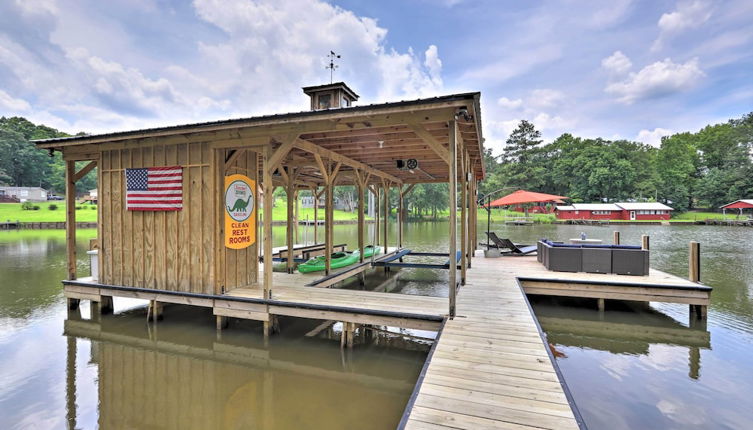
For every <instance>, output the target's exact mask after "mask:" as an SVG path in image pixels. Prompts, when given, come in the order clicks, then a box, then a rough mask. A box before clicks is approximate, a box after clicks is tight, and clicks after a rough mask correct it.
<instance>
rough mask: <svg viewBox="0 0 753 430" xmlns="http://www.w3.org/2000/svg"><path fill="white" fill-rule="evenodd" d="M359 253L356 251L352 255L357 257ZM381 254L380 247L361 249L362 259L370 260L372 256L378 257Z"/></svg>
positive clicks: (370, 246)
mask: <svg viewBox="0 0 753 430" xmlns="http://www.w3.org/2000/svg"><path fill="white" fill-rule="evenodd" d="M360 253H361V250H359V249H356V250H355V251H353V254H355V255H356V257H358V255H359V254H360ZM381 253H382V247H381V246H372V245H368V246H364V247H363V258H371V256H372V255H379V254H381Z"/></svg>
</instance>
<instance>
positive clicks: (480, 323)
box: [401, 253, 711, 429]
mask: <svg viewBox="0 0 753 430" xmlns="http://www.w3.org/2000/svg"><path fill="white" fill-rule="evenodd" d="M476 255H477V257H480V256H481V255H482V254H480V253H477V254H476ZM710 293H711V288H710V287H707V286H705V285H701V284H699V283H695V282H691V281H689V280H685V279H682V278H679V277H676V276H673V275H669V274H667V273H664V272H661V271H658V270H654V269H652V270H651V271H650V273H649V275H648V276H625V275H613V274H590V273H567V272H551V271H548V270H546V268H544V266H543V265H542V264H541V263H538V262H537V261H536V257H507V258H496V259H486V258H474V259H473V269H472V270H470V271H468V275H467V281H466V285H465V286H463V287H461V288H460V290H459V292H458V297H457V316H456V318H455V319H452V320H448V321H446V322H445V324H444V326H443V328H442V331H441V332H440V334H439V336H438V339H437V341H436V343H435V347H434V349H433V350H432V352H431V353H430V356H429V358H428V359H427V362H426V366H425V367H424V371H423V372H422V374H421V377H420V379H419V381H418V383H417V384H416V390H415V391H414V396H413V397H412V398H411V402H410V404H409V405H408V407H407V408H406V412H405V414H404V416H403V421H402V422H401V428H405V429H442V428H462V429H480V428H547V429H563V428H578V427H585V424H584V422H583V420H582V419H581V417H580V414H579V412H578V409H577V407H576V405H575V404H574V402H573V400H572V398H571V396H570V393H569V391H568V389H567V385H566V383H565V381H564V379H563V378H562V376H561V374H560V372H559V369H558V367H557V362H556V361H555V359H554V357H553V356H552V352H551V350H550V348H549V343H548V341H547V338H546V334H544V333H543V331H542V330H541V327H540V325H539V323H538V320H537V319H536V317H535V315H534V314H533V311H532V310H531V308H530V306H529V304H528V299H527V297H526V294H544V295H558V296H567V297H590V298H596V299H600V300H605V299H616V300H637V301H661V302H670V303H687V304H691V305H698V306H701V305H703V306H704V308H705V306H706V305H707V304H708V302H709V298H710ZM600 306H603V302H602V303H601V304H600ZM602 309H603V308H602Z"/></svg>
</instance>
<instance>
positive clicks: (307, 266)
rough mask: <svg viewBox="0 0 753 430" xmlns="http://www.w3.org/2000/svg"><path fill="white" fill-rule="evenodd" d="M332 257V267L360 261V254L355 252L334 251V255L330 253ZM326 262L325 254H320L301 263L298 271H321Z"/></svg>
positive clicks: (336, 267)
mask: <svg viewBox="0 0 753 430" xmlns="http://www.w3.org/2000/svg"><path fill="white" fill-rule="evenodd" d="M330 258H331V262H330V265H329V267H330V268H332V269H339V268H341V267H345V266H350V265H351V264H353V263H357V262H358V254H356V253H355V252H333V253H332V255H330ZM324 264H325V263H324V256H323V255H320V256H318V257H314V258H312V259H310V260H309V261H307V262H305V263H301V264H299V265H298V271H299V272H301V273H309V272H319V271H322V270H324Z"/></svg>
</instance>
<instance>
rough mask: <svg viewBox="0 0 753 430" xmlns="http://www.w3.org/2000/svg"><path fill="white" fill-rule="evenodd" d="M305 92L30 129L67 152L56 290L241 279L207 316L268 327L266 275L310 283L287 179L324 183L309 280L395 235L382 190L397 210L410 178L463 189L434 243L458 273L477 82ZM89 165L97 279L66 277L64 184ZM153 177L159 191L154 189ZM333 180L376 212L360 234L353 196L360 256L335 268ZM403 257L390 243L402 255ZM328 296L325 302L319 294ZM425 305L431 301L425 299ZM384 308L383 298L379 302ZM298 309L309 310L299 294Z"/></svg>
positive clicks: (272, 282) (478, 140) (478, 148)
mask: <svg viewBox="0 0 753 430" xmlns="http://www.w3.org/2000/svg"><path fill="white" fill-rule="evenodd" d="M303 91H304V93H305V94H306V95H308V96H309V97H310V109H309V110H306V111H302V112H297V113H289V114H275V115H265V116H258V117H250V118H242V119H233V120H225V121H215V122H205V123H198V124H187V125H181V126H174V127H161V128H153V129H144V130H135V131H126V132H115V133H106V134H98V135H85V136H75V137H69V138H58V139H48V140H41V141H37V142H36V144H37V146H38V147H39V148H43V149H46V150H49V151H50V152H53V151H58V152H61V153H62V155H63V159H64V160H65V162H66V184H67V191H68V192H67V196H66V207H67V220H68V223H67V242H68V245H67V246H68V282H67V285H66V286H65V288H66V294H67V296H68V297H69V298H70V299H71V300H77V299H81V298H83V299H86V298H92V299H97V300H99V298H98V297H94V294H96V295H97V296H101V298H102V300H104V301H105V302H108V301H109V296H110V293H104V290H101V288H103V286H107V287H112V288H111V289H110V290H108V291H110V292H114V291H116V290H117V291H121V292H122V291H126V290H130V291H132V295H136V296H138V295H140V296H142V297H153V294H152V293H150V292H157V293H160V294H163V296H164V297H163V300H162V301H167V302H170V301H172V302H176V303H199V302H202V300H204V301H206V300H209V299H210V298H214V297H227V296H228V295H230V294H233V293H238V292H239V291H241V292H243V294H244V295H245V296H247V298H250V299H252V300H257V302H258V303H257V305H255V306H250V305H249V306H246V307H245V308H244V312H233V311H230V310H228V311H221V312H219V313H216V314H217V315H218V318H219V317H221V316H241V315H243V316H245V317H248V318H251V319H259V320H262V321H265V327H266V326H267V323H269V322H270V315H273V313H271V312H270V309H269V307H268V302H266V301H267V300H270V299H272V298H273V297H281V296H280V295H275V294H274V292H275V288H276V286H287V287H290V288H305V286H306V285H307V284H310V283H311V281H310V279H302V278H300V277H297V276H300V275H299V274H293V273H292V272H294V263H295V260H296V257H301V256H303V255H305V256H311V255H317V254H316V252H314V253H313V254H312V253H311V252H312V251H311V250H310V249H308V250H307V251H309V252H308V253H306V254H304V253H303V251H301V252H299V251H297V250H296V249H295V247H296V243H295V227H294V225H295V224H297V223H296V222H295V219H294V213H295V211H294V208H293V207H292V206H293V202H294V201H295V198H296V196H297V194H298V192H299V191H301V190H309V191H311V192H312V193H313V194H315V195H316V196H317V197H320V196H322V195H323V196H324V207H323V208H322V210H323V211H324V214H325V224H324V227H323V228H324V230H325V234H324V236H325V240H324V243H323V244H321V246H320V248H319V249H318V250H317V252H318V253H319V254H320V255H324V256H325V260H326V270H325V274H326V275H335V276H334V278H332V279H328V280H327V281H326V282H324V283H320V284H318V286H320V287H321V286H327V285H331V284H332V283H334V282H336V281H338V280H341V279H344V278H347V277H349V276H354V275H356V274H358V273H359V271H361V272H362V271H363V270H365V269H366V265H364V264H363V261H364V257H363V255H364V252H363V251H364V247H365V246H366V245H368V244H376V245H379V246H381V247H382V248H383V249H384V250H385V253H384V256H383V257H389V256H391V255H395V254H397V253H398V252H399V251H400V248H401V247H402V220H401V219H400V217H397V220H396V221H395V223H396V224H397V225H396V226H394V225H392V226H391V225H389V219H390V217H389V213H390V210H391V208H390V207H389V206H390V203H389V198H388V196H389V192H390V190H397V195H398V196H399V203H398V206H399V207H398V212H400V210H399V209H400V208H401V207H402V202H403V197H404V196H405V195H406V194H407V193H409V192H410V191H411V189H412V188H413V186H414V185H415V184H417V183H436V182H444V183H449V190H450V195H460V201H461V202H463V203H462V204H461V205H460V206H461V210H460V211H461V214H460V216H459V217H460V218H462V219H461V220H460V223H459V226H458V227H456V222H455V220H456V218H457V217H458V216H457V215H456V210H455V208H457V203H456V201H457V200H456V199H455V198H452V199H449V203H450V221H451V222H450V223H449V237H450V238H451V240H450V243H449V245H448V249H447V250H446V251H444V253H443V255H445V256H446V258H447V259H448V260H453V263H454V260H455V258H450V257H449V256H453V257H454V256H456V255H457V258H458V260H459V261H458V263H459V267H460V269H459V271H460V275H459V276H458V275H456V270H450V274H449V280H450V285H455V284H457V283H458V281H460V280H462V279H464V276H465V270H466V269H467V267H468V261H469V258H470V255H471V254H472V252H473V251H474V249H475V247H474V246H473V244H474V242H475V241H474V240H472V239H471V238H472V237H475V228H474V226H475V225H476V223H475V213H476V210H475V207H476V201H475V200H476V199H475V198H473V197H472V196H475V194H476V184H477V181H479V180H481V179H483V177H484V165H483V161H482V154H483V145H482V142H483V137H482V133H481V120H480V108H479V97H480V94H479V93H464V94H452V95H447V96H441V97H434V98H429V99H419V100H412V101H400V102H395V103H381V104H372V105H366V106H355V105H354V104H355V102H356V101H357V99H358V95H357V94H356V93H355V92H354V91H353V90H351V89H350V88H349V87H348V86H347V85H346V84H344V83H342V82H340V83H334V84H328V85H321V86H314V87H306V88H304V89H303ZM94 167H97V168H98V170H97V177H98V190H97V193H98V203H99V208H100V211H99V219H98V227H97V242H98V253H99V255H98V259H99V273H98V278H97V279H96V281H93V280H92V279H88V281H89V282H94V285H96V286H99V287H100V290H91V289H87V286H86V285H83V283H82V282H80V280H79V282H78V283H76V282H74V281H75V280H77V278H78V277H79V273H78V272H77V268H76V259H77V255H76V248H75V234H76V231H75V210H74V209H75V201H74V197H75V193H74V192H73V190H74V185H75V182H76V181H77V180H78V179H80V178H82V177H83V176H84V175H85V174H86V173H88V172H89V171H91V170H92V169H93V168H94ZM147 183H148V184H149V185H147ZM153 185H154V186H157V187H163V188H161V189H163V190H164V191H161V192H160V191H154V190H153V189H151V187H152V186H153ZM339 185H352V186H355V187H356V189H357V194H358V196H361V197H363V196H364V193H367V192H369V193H372V194H373V195H374V196H375V197H376V199H375V200H376V201H377V202H379V203H378V206H379V207H380V211H379V212H378V214H377V217H378V218H381V219H377V221H378V222H377V226H378V227H377V234H376V235H375V236H376V237H367V236H366V229H365V228H364V225H365V222H364V215H363V213H364V210H363V209H364V200H365V199H364V198H359V199H358V214H359V220H358V226H359V228H358V233H357V234H358V238H357V243H358V249H359V251H360V255H361V257H360V262H361V264H360V265H361V266H363V267H359V268H355V269H353V270H351V271H350V272H348V273H344V274H340V273H338V274H335V273H333V272H332V271H331V270H330V265H331V261H330V255H331V254H332V252H333V250H334V247H335V245H336V244H334V243H333V234H332V230H333V214H332V209H333V207H334V192H333V189H334V187H335V186H339ZM276 187H282V188H284V189H285V191H286V193H287V195H288V199H287V202H288V214H290V217H289V220H288V228H287V232H286V237H285V241H284V242H285V243H286V246H285V247H283V248H285V249H280V248H274V247H273V246H272V245H273V238H272V228H271V221H272V219H271V218H272V205H273V204H272V198H273V197H272V194H273V191H274V189H275V188H276ZM317 201H318V199H317ZM315 228H316V226H315ZM390 228H392V229H396V230H397V234H396V236H397V240H395V241H394V242H392V243H388V238H389V235H388V230H389V229H390ZM456 239H457V240H456ZM278 242H281V241H279V240H278ZM354 242H355V240H354ZM458 243H459V245H457V244H458ZM403 257H404V255H400V256H399V258H400V259H401V261H402V258H403ZM273 259H274V260H277V261H283V262H284V263H285V264H286V265H287V269H288V270H287V271H288V273H289V274H278V273H275V274H274V275H273V270H272V269H273V268H272V264H271V263H272V261H273ZM264 262H267V263H269V264H263V263H264ZM451 266H454V264H450V263H447V267H451ZM369 267H370V266H369ZM307 290H308V288H307ZM450 290H451V294H450V298H449V302H447V299H444V300H445V304H444V308H445V311H446V312H445V313H447V314H450V315H452V314H453V313H454V311H453V307H454V302H453V301H454V291H455V289H450ZM288 291H292V290H288ZM100 293H102V294H100ZM136 293H138V294H136ZM238 294H240V293H238ZM348 294H350V293H349V292H343V294H341V295H340V296H339V297H346V296H348ZM303 295H309V294H308V293H306V294H303ZM165 299H169V300H165ZM200 299H201V300H200ZM401 300H403V301H404V300H408V301H410V298H402V299H401ZM291 301H293V300H292V299H291ZM362 301H363V300H361V299H359V298H355V297H354V298H352V299H347V298H346V299H344V300H343V301H342V303H340V305H342V306H345V307H348V306H350V307H353V306H357V305H359V303H361V302H362ZM418 301H420V300H418ZM153 302H154V303H158V301H156V300H153ZM206 303H208V302H206ZM423 303H424V304H426V300H424V301H423ZM105 305H107V303H105ZM329 305H333V304H332V303H329V302H327V303H325V304H319V307H320V308H322V307H323V308H324V309H326V308H327V306H329ZM346 305H347V306H346ZM228 306H229V305H228ZM278 306H279V309H277V310H278V311H282V312H281V314H291V313H292V314H295V315H297V316H306V315H309V314H307V313H306V312H303V311H301V307H302V305H301V304H296V305H295V306H294V305H290V306H289V307H290V308H291V309H293V308H294V309H295V310H290V309H288V308H286V307H285V306H284V305H280V304H278ZM436 306H437V303H435V301H433V302H431V305H430V306H429V307H436ZM229 307H232V306H229ZM304 307H305V306H304ZM382 307H386V308H385V309H386V310H389V309H390V307H389V305H388V304H383V305H382ZM215 308H216V306H215ZM419 308H420V307H419ZM286 309H287V311H286ZM380 309H381V308H380ZM321 310H322V309H317V310H316V311H321ZM309 311H310V315H313V314H314V313H315V312H316V311H315V310H314V309H313V308H311V307H310V308H309ZM377 313H378V312H377ZM431 313H435V309H434V308H432V311H431ZM389 315H391V314H390V312H386V314H385V315H384V316H385V317H386V316H389ZM387 319H389V318H387ZM417 319H418V320H421V319H422V318H417ZM430 320H431V321H429V322H430V324H428V325H430V326H436V325H437V322H438V321H441V318H439V319H437V318H436V317H432V318H430ZM418 325H421V324H418Z"/></svg>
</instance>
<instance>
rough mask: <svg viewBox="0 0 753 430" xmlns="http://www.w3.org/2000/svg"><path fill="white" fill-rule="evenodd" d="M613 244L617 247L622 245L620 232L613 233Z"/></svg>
mask: <svg viewBox="0 0 753 430" xmlns="http://www.w3.org/2000/svg"><path fill="white" fill-rule="evenodd" d="M612 243H614V244H615V245H619V244H620V232H619V231H615V232H613V233H612Z"/></svg>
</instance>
